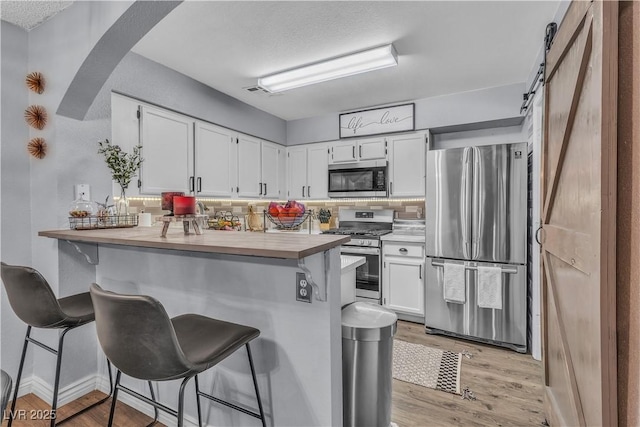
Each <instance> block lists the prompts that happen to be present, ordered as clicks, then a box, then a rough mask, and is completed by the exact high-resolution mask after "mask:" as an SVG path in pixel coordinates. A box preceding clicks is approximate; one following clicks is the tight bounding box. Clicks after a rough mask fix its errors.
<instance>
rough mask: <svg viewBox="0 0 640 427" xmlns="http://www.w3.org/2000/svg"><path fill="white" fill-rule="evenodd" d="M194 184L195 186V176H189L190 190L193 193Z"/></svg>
mask: <svg viewBox="0 0 640 427" xmlns="http://www.w3.org/2000/svg"><path fill="white" fill-rule="evenodd" d="M194 186H195V178H194V177H192V176H190V177H189V191H190V192H192V193H193V190H194Z"/></svg>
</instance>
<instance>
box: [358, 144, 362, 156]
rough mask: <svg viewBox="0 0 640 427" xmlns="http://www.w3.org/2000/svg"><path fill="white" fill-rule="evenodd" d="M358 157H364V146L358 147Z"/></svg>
mask: <svg viewBox="0 0 640 427" xmlns="http://www.w3.org/2000/svg"><path fill="white" fill-rule="evenodd" d="M358 156H359V157H362V145H361V146H359V147H358Z"/></svg>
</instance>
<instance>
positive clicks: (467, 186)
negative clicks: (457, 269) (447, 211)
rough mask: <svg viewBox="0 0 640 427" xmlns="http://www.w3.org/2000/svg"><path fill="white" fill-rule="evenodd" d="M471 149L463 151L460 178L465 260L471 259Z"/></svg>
mask: <svg viewBox="0 0 640 427" xmlns="http://www.w3.org/2000/svg"><path fill="white" fill-rule="evenodd" d="M472 153H473V152H472V148H465V150H464V158H463V159H464V160H463V161H464V174H463V177H462V197H461V198H462V200H461V216H462V218H461V219H462V242H463V244H464V249H463V251H464V252H463V254H464V256H465V258H470V257H471V248H470V246H471V242H470V241H469V234H470V230H469V226H470V223H471V221H470V215H471V212H470V209H471V206H470V204H471V194H472V193H471V192H472V188H471V183H470V182H469V181H470V180H471V173H472V172H471V171H472V160H473V159H472Z"/></svg>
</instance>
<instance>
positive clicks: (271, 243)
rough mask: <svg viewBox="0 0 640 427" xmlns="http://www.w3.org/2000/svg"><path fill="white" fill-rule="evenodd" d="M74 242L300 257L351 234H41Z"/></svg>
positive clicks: (140, 230) (137, 230) (336, 243)
mask: <svg viewBox="0 0 640 427" xmlns="http://www.w3.org/2000/svg"><path fill="white" fill-rule="evenodd" d="M38 235H39V236H42V237H51V238H54V239H60V240H69V241H73V242H87V243H100V244H110V245H123V246H133V247H144V248H156V249H173V250H182V251H193V252H209V253H218V254H232V255H247V256H257V257H267V258H286V259H301V258H304V257H307V256H310V255H313V254H316V253H319V252H323V251H326V250H328V249H331V248H334V247H337V246H340V245H341V244H343V243H345V242H348V241H349V239H350V238H349V237H348V236H335V235H321V234H311V235H310V234H306V233H233V232H225V231H208V232H206V233H203V234H201V235H196V234H184V232H183V231H182V230H175V229H169V231H167V233H166V237H161V236H160V233H159V232H158V229H157V228H156V227H151V228H133V229H113V230H111V229H109V230H82V231H77V230H51V231H41V232H39V233H38Z"/></svg>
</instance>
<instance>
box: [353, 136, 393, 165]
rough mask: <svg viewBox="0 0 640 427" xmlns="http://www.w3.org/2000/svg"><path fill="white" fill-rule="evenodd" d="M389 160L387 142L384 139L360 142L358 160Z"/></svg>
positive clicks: (362, 140)
mask: <svg viewBox="0 0 640 427" xmlns="http://www.w3.org/2000/svg"><path fill="white" fill-rule="evenodd" d="M386 158H387V141H386V140H385V139H384V138H371V139H361V140H358V160H379V159H386Z"/></svg>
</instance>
